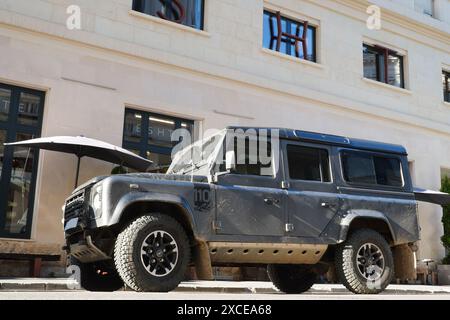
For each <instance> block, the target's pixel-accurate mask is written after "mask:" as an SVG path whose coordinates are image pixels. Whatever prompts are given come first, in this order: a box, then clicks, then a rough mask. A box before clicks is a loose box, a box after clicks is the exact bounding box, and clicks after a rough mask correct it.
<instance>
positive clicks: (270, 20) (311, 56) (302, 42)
mask: <svg viewBox="0 0 450 320" xmlns="http://www.w3.org/2000/svg"><path fill="white" fill-rule="evenodd" d="M305 27H306V29H305ZM305 30H306V31H305ZM263 47H264V48H266V49H270V50H274V51H278V52H280V53H283V54H286V55H289V56H293V57H297V58H299V59H305V60H308V61H312V62H317V57H316V27H314V26H311V25H310V24H309V23H308V22H307V21H300V20H294V19H290V18H287V17H284V16H282V15H281V14H280V13H279V12H275V13H274V12H271V11H267V10H265V11H264V16H263Z"/></svg>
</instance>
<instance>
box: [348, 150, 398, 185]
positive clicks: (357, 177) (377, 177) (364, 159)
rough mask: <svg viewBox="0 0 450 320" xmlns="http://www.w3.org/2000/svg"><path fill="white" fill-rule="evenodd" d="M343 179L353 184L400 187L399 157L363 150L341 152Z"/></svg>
mask: <svg viewBox="0 0 450 320" xmlns="http://www.w3.org/2000/svg"><path fill="white" fill-rule="evenodd" d="M341 161H342V171H343V175H344V179H345V181H347V182H349V183H355V184H364V185H380V186H387V187H402V186H403V176H402V169H401V162H400V159H398V158H396V157H389V156H380V155H373V154H370V153H364V152H361V153H360V152H353V151H352V152H347V151H343V152H341Z"/></svg>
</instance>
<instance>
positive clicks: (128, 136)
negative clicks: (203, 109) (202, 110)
mask: <svg viewBox="0 0 450 320" xmlns="http://www.w3.org/2000/svg"><path fill="white" fill-rule="evenodd" d="M178 129H185V130H187V131H188V132H189V135H190V136H191V139H192V135H193V130H194V122H193V121H191V120H187V119H180V118H176V117H170V116H166V115H161V114H155V113H150V112H145V111H138V110H132V109H128V108H127V109H126V110H125V121H124V133H123V147H124V148H125V149H128V150H130V151H131V152H134V153H136V154H139V155H140V156H141V157H143V158H147V159H149V160H151V161H153V167H152V168H150V169H149V170H150V171H152V172H165V170H167V168H168V167H169V165H170V163H171V162H172V159H171V155H172V148H173V147H174V146H175V145H176V144H177V143H179V142H181V140H182V139H183V137H187V136H188V135H182V137H181V138H180V141H172V133H173V132H174V130H178ZM189 143H191V141H189Z"/></svg>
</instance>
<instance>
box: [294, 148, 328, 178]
mask: <svg viewBox="0 0 450 320" xmlns="http://www.w3.org/2000/svg"><path fill="white" fill-rule="evenodd" d="M287 158H288V168H289V178H291V179H293V180H303V181H317V182H330V181H331V178H330V176H331V174H330V164H329V157H328V151H327V150H326V149H318V148H311V147H304V146H297V145H288V146H287Z"/></svg>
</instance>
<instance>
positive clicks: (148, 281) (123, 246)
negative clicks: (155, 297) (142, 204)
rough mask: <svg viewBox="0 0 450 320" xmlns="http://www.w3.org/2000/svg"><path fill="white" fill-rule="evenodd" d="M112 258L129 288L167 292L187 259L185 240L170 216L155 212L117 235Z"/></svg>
mask: <svg viewBox="0 0 450 320" xmlns="http://www.w3.org/2000/svg"><path fill="white" fill-rule="evenodd" d="M114 261H115V265H116V268H117V271H118V272H119V275H120V277H121V278H122V279H123V281H124V282H125V284H126V285H127V286H129V287H130V288H131V289H133V290H135V291H155V292H167V291H171V290H173V289H175V288H176V287H177V286H178V284H179V283H180V282H181V281H182V280H183V279H184V275H185V272H186V269H187V266H188V264H189V262H190V246H189V240H188V237H187V235H186V232H185V231H184V229H183V227H182V226H181V225H180V224H179V223H178V222H177V221H176V220H174V219H173V218H171V217H169V216H166V215H162V214H158V213H154V214H150V215H146V216H142V217H140V218H138V219H136V220H134V221H133V222H132V223H131V224H130V225H129V226H128V227H127V228H126V229H125V230H123V231H122V232H121V233H120V234H119V236H118V237H117V240H116V245H115V249H114Z"/></svg>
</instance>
